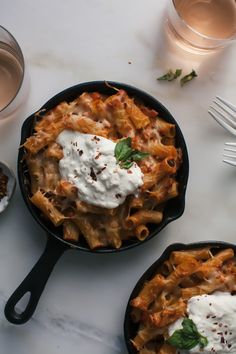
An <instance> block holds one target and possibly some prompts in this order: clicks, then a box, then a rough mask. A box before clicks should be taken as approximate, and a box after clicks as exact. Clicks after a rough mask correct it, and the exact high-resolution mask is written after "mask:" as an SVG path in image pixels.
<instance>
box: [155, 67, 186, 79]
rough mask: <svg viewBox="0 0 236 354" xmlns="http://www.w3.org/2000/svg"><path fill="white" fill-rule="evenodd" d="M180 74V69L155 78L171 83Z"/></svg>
mask: <svg viewBox="0 0 236 354" xmlns="http://www.w3.org/2000/svg"><path fill="white" fill-rule="evenodd" d="M181 74H182V69H176V70H175V72H174V71H173V70H171V69H170V70H169V71H168V72H167V73H166V74H165V75H163V76H160V77H158V78H157V80H159V81H173V80H175V79H177V77H179V76H180V75H181Z"/></svg>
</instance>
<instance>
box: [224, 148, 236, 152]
mask: <svg viewBox="0 0 236 354" xmlns="http://www.w3.org/2000/svg"><path fill="white" fill-rule="evenodd" d="M224 151H229V152H235V153H236V149H230V148H224Z"/></svg>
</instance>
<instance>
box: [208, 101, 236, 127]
mask: <svg viewBox="0 0 236 354" xmlns="http://www.w3.org/2000/svg"><path fill="white" fill-rule="evenodd" d="M210 108H211V109H213V111H215V112H216V113H217V114H219V116H221V117H223V118H224V120H225V121H226V122H228V123H229V124H231V125H232V126H233V127H234V128H236V122H235V121H234V120H232V119H231V118H230V117H228V116H227V115H225V114H224V113H222V112H220V111H218V110H217V109H216V108H215V107H213V106H210Z"/></svg>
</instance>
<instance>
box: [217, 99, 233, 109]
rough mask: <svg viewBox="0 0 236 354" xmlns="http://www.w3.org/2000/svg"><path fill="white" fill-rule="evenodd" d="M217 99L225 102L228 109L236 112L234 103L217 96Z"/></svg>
mask: <svg viewBox="0 0 236 354" xmlns="http://www.w3.org/2000/svg"><path fill="white" fill-rule="evenodd" d="M216 98H217V99H218V100H220V101H221V102H223V103H224V104H225V105H226V106H227V107H228V108H230V109H232V111H234V112H236V106H234V105H233V104H232V103H230V102H228V101H226V100H225V99H224V98H222V97H220V96H216Z"/></svg>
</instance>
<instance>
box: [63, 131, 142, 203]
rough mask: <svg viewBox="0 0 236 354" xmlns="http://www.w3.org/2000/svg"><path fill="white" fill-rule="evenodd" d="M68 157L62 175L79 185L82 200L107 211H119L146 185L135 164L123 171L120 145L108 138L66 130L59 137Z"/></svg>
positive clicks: (64, 162)
mask: <svg viewBox="0 0 236 354" xmlns="http://www.w3.org/2000/svg"><path fill="white" fill-rule="evenodd" d="M57 143H58V144H60V145H61V146H62V148H63V154H64V157H63V158H62V159H61V160H60V161H59V170H60V175H61V177H62V178H63V179H65V180H67V181H69V182H70V183H72V184H73V185H75V186H76V187H77V189H78V197H79V199H80V200H82V201H85V202H87V203H89V204H92V205H96V206H100V207H104V208H107V209H112V208H116V207H117V206H119V205H120V204H122V203H123V202H124V201H125V198H126V197H127V196H128V195H130V194H136V193H137V192H138V188H139V187H140V186H142V184H143V180H142V177H143V174H142V171H141V169H140V168H139V166H138V165H137V164H136V163H135V162H134V163H133V165H132V167H131V168H129V169H122V168H120V166H119V164H118V163H117V161H116V158H115V153H114V150H115V146H116V144H115V143H114V142H113V141H111V140H109V139H106V138H103V137H101V136H97V135H92V134H83V133H79V132H76V131H72V130H64V131H62V132H61V133H60V134H59V136H58V137H57Z"/></svg>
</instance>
